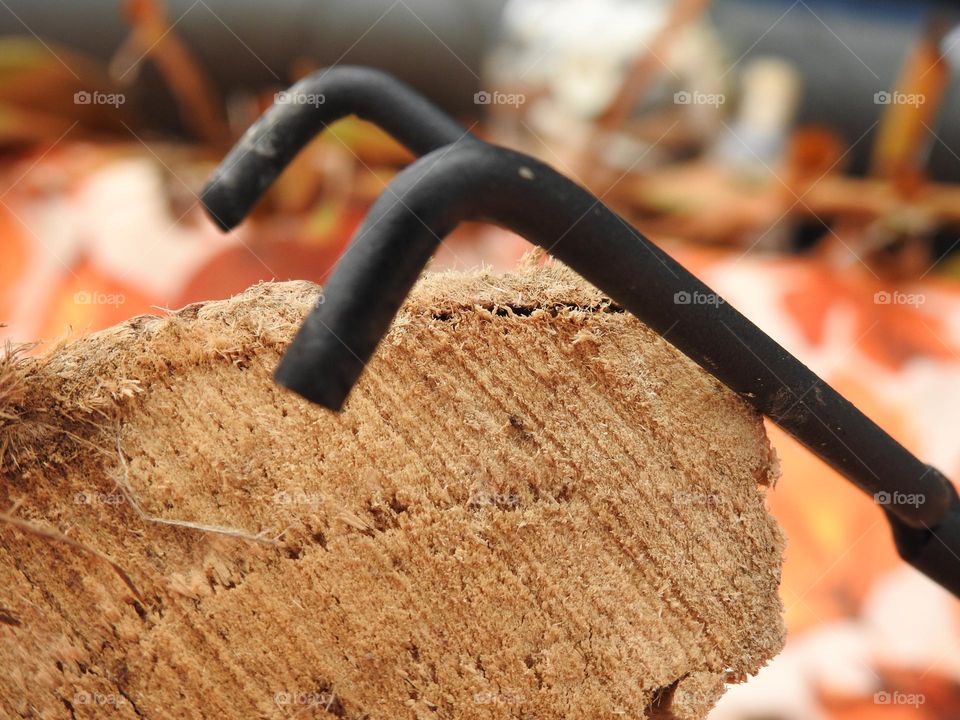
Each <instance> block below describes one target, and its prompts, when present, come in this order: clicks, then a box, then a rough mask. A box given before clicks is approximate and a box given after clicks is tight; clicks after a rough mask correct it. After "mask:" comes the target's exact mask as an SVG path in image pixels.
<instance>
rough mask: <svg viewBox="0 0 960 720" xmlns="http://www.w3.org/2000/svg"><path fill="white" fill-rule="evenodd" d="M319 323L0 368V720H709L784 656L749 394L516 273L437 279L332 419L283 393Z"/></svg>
mask: <svg viewBox="0 0 960 720" xmlns="http://www.w3.org/2000/svg"><path fill="white" fill-rule="evenodd" d="M318 292H319V289H318V288H317V287H316V286H313V285H310V284H307V283H281V284H264V285H259V286H256V287H254V288H252V289H251V290H249V291H247V292H246V293H244V294H242V295H240V296H238V297H236V298H233V299H231V300H226V301H223V302H211V303H206V304H199V305H193V306H190V307H187V308H185V309H183V310H181V311H179V312H175V313H173V314H171V315H170V316H169V317H164V318H155V317H141V318H136V319H133V320H131V321H129V322H127V323H124V324H123V325H120V326H118V327H116V328H113V329H111V330H108V331H105V332H102V333H99V334H96V335H92V336H89V337H87V338H84V339H81V340H79V341H77V342H75V343H73V344H70V345H68V346H66V347H62V348H58V349H55V350H53V351H52V352H50V353H48V354H47V355H45V356H43V357H41V358H19V359H18V358H15V357H8V358H6V359H5V360H4V361H3V362H2V364H0V450H2V459H0V473H2V484H0V511H2V512H3V513H5V514H4V515H3V516H2V517H0V520H2V521H0V667H2V668H3V672H2V673H0V715H2V716H3V717H11V716H12V717H17V716H27V717H51V718H54V717H77V718H86V717H99V716H101V715H103V714H104V710H106V709H109V710H110V711H111V712H112V713H113V714H114V715H113V716H116V717H125V718H134V717H143V718H166V717H210V718H221V717H237V718H255V717H268V718H272V717H293V716H296V717H299V718H303V717H317V718H324V717H342V718H364V717H369V718H391V719H392V718H493V717H526V718H540V719H543V718H587V717H608V716H611V715H613V716H621V717H628V718H631V717H633V718H636V717H643V716H645V715H648V714H652V715H656V716H663V717H676V718H700V717H702V716H703V715H704V714H705V712H706V711H707V709H708V708H709V707H710V706H711V705H712V704H713V703H714V702H715V700H716V699H717V697H718V696H719V694H720V693H721V692H722V683H723V682H724V681H736V680H738V679H741V678H742V677H743V676H744V675H745V674H746V673H752V672H755V671H756V670H757V669H758V668H759V667H760V666H762V665H763V664H764V663H765V662H766V661H767V660H768V659H769V658H771V657H772V656H773V655H774V654H775V653H776V652H778V650H779V649H780V647H781V644H782V640H783V626H782V622H781V606H780V601H779V598H778V596H777V586H778V581H779V573H780V563H781V553H782V544H783V541H782V537H781V534H780V532H779V529H778V528H777V526H776V524H775V523H774V521H773V520H772V519H771V518H770V517H769V516H768V515H767V513H766V512H765V509H764V493H765V492H766V487H767V486H769V485H770V483H771V482H772V480H773V479H774V477H775V474H776V467H775V466H776V463H775V459H774V456H773V453H772V451H771V449H770V446H769V444H768V442H767V439H766V436H765V434H764V430H763V426H762V424H761V421H760V419H759V418H758V417H757V416H756V415H755V414H754V413H753V412H752V411H750V410H749V409H748V408H747V406H746V405H745V404H744V403H742V402H741V401H740V400H739V399H738V398H736V397H735V396H734V395H733V394H731V393H730V392H729V391H727V390H726V389H724V388H722V387H721V386H720V385H719V384H718V383H717V382H716V381H714V380H713V379H712V378H710V377H709V376H708V375H706V374H705V373H704V372H702V371H701V370H700V369H699V368H697V367H696V366H694V365H693V364H692V363H691V362H689V361H688V360H687V359H686V358H684V357H682V356H681V355H680V354H679V353H678V352H677V351H675V350H674V349H673V348H672V347H671V346H669V345H668V344H667V343H666V342H664V341H663V340H662V339H660V338H659V337H657V336H655V335H654V334H653V333H652V332H650V331H649V330H648V329H647V328H645V327H644V326H643V325H642V324H641V323H640V322H638V321H637V320H636V319H634V318H632V317H631V316H629V315H627V314H624V313H622V312H619V311H618V310H617V309H616V308H614V307H611V306H610V304H609V302H608V301H607V300H606V299H605V298H604V297H603V296H602V295H601V294H600V293H598V292H597V291H596V290H594V289H592V288H590V287H588V286H586V285H584V284H583V283H582V281H580V280H579V279H578V278H577V277H576V276H575V275H573V274H572V273H570V272H568V271H566V270H564V269H562V268H557V267H553V268H547V269H543V268H540V269H532V268H528V269H525V270H523V271H521V272H519V273H517V274H514V275H508V276H491V275H484V274H471V275H442V276H430V277H428V278H427V279H426V280H424V281H423V282H422V283H421V285H420V286H419V288H418V290H417V291H416V292H415V294H414V296H413V297H412V298H411V299H410V300H409V302H408V303H407V305H406V306H405V308H404V310H403V311H402V314H401V316H400V317H399V319H398V320H397V322H396V323H395V325H394V328H393V329H392V331H391V333H390V335H389V337H388V338H387V340H386V341H385V343H384V344H383V345H382V346H381V348H380V350H379V351H378V352H377V354H376V356H375V359H374V361H373V362H372V364H371V365H370V367H369V368H368V370H367V372H366V373H365V375H364V376H363V379H362V381H361V383H360V386H359V388H358V389H357V391H356V392H355V393H354V394H353V396H352V397H351V398H350V400H349V402H348V405H347V409H346V411H345V412H344V413H343V414H342V415H340V416H334V415H332V414H330V413H328V412H327V411H325V410H322V409H319V408H317V407H314V406H311V405H309V404H307V403H305V402H304V401H301V400H300V399H299V398H297V397H295V396H293V395H291V394H289V393H287V392H285V391H283V390H282V389H280V388H278V387H276V386H275V385H274V384H273V383H272V381H271V377H270V375H271V371H272V369H273V367H274V366H275V364H276V362H277V360H278V357H279V353H280V352H281V351H282V349H283V347H284V344H285V343H286V342H287V341H288V340H289V338H290V337H292V334H293V332H294V330H295V328H296V327H297V325H298V323H299V321H300V319H301V318H302V317H303V315H304V313H305V312H306V311H307V310H308V309H309V307H310V305H311V304H312V303H313V302H315V301H316V299H317V296H318ZM152 518H158V519H165V520H168V521H185V522H192V523H199V524H204V525H215V526H220V531H218V530H217V528H191V527H184V526H178V525H171V524H164V523H162V522H159V521H158V520H157V519H152ZM230 533H234V534H235V535H237V536H232V535H231V534H230ZM67 540H69V542H67ZM71 543H72V544H71ZM96 553H99V554H96ZM108 559H109V560H112V561H113V562H114V563H116V566H117V567H111V565H110V564H109V562H108V561H107V560H108ZM138 596H139V598H138ZM105 705H109V706H110V707H109V708H105V707H104V706H105ZM298 713H299V714H298ZM666 713H672V715H667V714H666Z"/></svg>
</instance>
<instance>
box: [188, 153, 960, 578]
mask: <svg viewBox="0 0 960 720" xmlns="http://www.w3.org/2000/svg"><path fill="white" fill-rule="evenodd" d="M254 167H255V165H253V164H251V165H250V166H249V168H250V170H249V171H250V172H253V168H254ZM268 171H269V172H274V173H275V171H276V166H275V165H274V166H271V168H270V169H269V170H268ZM204 200H205V202H208V198H207V196H206V195H205V197H204ZM247 207H249V205H248V206H247ZM210 209H211V211H212V212H214V213H218V212H219V210H220V208H219V207H218V206H216V205H215V206H213V207H211V208H210ZM465 220H485V221H490V222H493V223H495V224H498V225H501V226H503V227H506V228H508V229H510V230H513V231H514V232H517V233H518V234H520V235H522V236H524V237H526V238H528V239H529V240H531V241H532V242H535V243H537V244H538V245H541V246H542V247H544V248H546V249H547V250H548V251H549V252H550V253H551V254H553V255H555V256H556V257H558V258H559V259H560V260H562V261H563V262H565V263H566V264H567V265H569V266H570V267H572V268H573V269H574V270H576V271H577V272H579V273H580V274H581V275H583V276H584V277H585V278H586V279H587V280H589V281H590V282H592V283H593V284H594V285H596V286H597V287H599V288H601V289H602V290H603V291H604V292H606V293H608V294H609V295H610V297H611V298H612V299H613V300H615V301H616V302H618V303H619V304H620V305H622V306H623V307H624V308H626V309H627V310H629V311H630V312H632V313H633V314H634V315H636V316H637V317H639V318H640V319H641V320H643V321H644V322H645V323H646V324H647V325H649V326H650V327H651V328H653V329H654V330H656V331H657V332H659V333H660V334H661V335H669V337H668V339H669V341H670V342H671V343H672V344H673V345H675V346H676V347H677V348H678V349H679V350H681V351H682V352H683V353H685V354H686V355H687V356H688V357H690V358H691V359H693V360H694V361H695V362H696V363H697V364H699V365H700V366H701V367H703V368H704V369H705V370H706V371H707V372H709V373H710V374H712V375H714V376H715V377H716V378H718V379H719V380H720V381H721V382H723V383H724V384H725V385H727V386H728V387H730V388H731V389H732V390H734V391H735V392H737V393H738V394H740V395H741V396H742V397H743V398H744V399H745V400H746V401H747V402H749V403H750V404H751V405H752V406H753V407H755V408H756V409H757V410H758V411H759V412H761V413H762V414H764V415H766V416H767V417H769V418H770V419H771V420H772V421H773V422H775V423H777V424H778V425H779V426H780V427H782V428H783V429H784V430H786V431H787V432H789V433H790V434H791V435H793V436H794V437H796V438H797V439H798V440H799V441H800V442H802V443H803V444H804V445H806V446H807V447H808V448H809V449H810V450H811V451H812V452H813V453H814V454H816V455H817V456H819V457H820V458H822V459H823V460H825V461H826V462H827V463H828V464H830V465H831V466H832V467H834V468H835V469H836V470H838V471H839V472H840V473H841V474H843V475H844V476H845V477H847V478H848V479H849V480H851V481H852V482H853V483H855V484H856V485H857V486H859V487H860V488H861V489H863V490H864V491H865V492H867V493H868V494H870V495H873V496H874V498H875V499H876V500H877V502H878V503H879V504H881V505H882V506H883V508H884V510H885V511H886V514H887V517H888V519H889V521H890V523H891V526H892V527H893V532H894V538H895V541H896V544H897V548H898V550H899V552H900V554H901V556H903V557H904V558H905V559H906V560H907V561H909V562H910V563H911V564H912V565H914V567H916V568H918V569H919V570H921V571H922V572H924V573H925V574H927V575H928V576H929V577H931V578H933V579H934V580H936V581H937V582H938V583H940V584H941V585H943V586H944V587H946V588H948V589H949V590H950V591H951V592H953V593H954V594H955V595H960V498H958V496H957V492H956V490H955V489H954V487H953V485H951V484H950V482H949V481H948V480H947V479H946V478H945V477H944V476H943V475H942V474H941V473H940V472H939V471H937V470H936V469H934V468H932V467H930V466H928V465H925V464H924V463H922V462H921V461H920V460H918V459H917V458H916V457H914V456H913V455H912V454H911V453H909V452H908V451H907V450H906V449H905V448H904V447H903V446H901V445H900V444H899V443H898V442H896V441H895V440H894V439H893V438H892V437H890V436H889V435H888V434H887V433H885V432H884V431H883V430H882V429H881V428H880V427H878V426H877V425H876V424H875V423H873V422H872V421H871V420H870V419H869V418H867V417H866V416H865V415H863V414H862V413H861V412H860V411H859V410H857V408H855V407H854V406H853V405H852V404H851V403H850V402H849V401H847V400H846V399H845V398H843V397H842V396H841V395H840V394H839V393H837V392H836V391H835V390H834V389H833V388H831V387H830V386H829V385H828V384H827V383H825V382H824V381H823V380H822V379H820V378H819V377H818V376H817V375H815V374H814V373H813V372H812V371H810V370H809V369H808V368H807V367H806V366H804V365H803V364H802V363H801V362H800V361H799V360H797V359H796V358H795V357H793V356H792V355H791V354H790V353H788V352H787V351H786V350H784V349H783V348H782V347H780V345H778V344H777V343H776V342H775V341H774V340H773V339H771V338H770V337H769V336H767V335H766V334H765V333H764V332H763V331H761V330H760V329H759V328H758V327H756V326H755V325H754V324H753V323H751V322H750V321H749V320H747V319H746V318H745V317H744V316H743V315H741V314H740V313H739V312H737V311H736V310H735V309H733V308H732V307H731V306H730V305H729V304H727V303H725V302H724V301H723V300H722V298H720V297H719V296H718V295H717V294H716V293H714V292H713V291H712V290H710V288H708V287H707V286H706V285H704V284H703V283H701V282H700V281H699V280H698V279H697V278H695V277H694V276H693V275H691V274H690V273H689V272H688V271H687V270H685V269H684V268H683V267H682V266H681V265H679V264H678V263H677V262H676V261H675V260H673V259H672V258H671V257H670V256H669V255H667V254H666V253H665V252H663V251H662V250H660V249H659V248H658V247H657V246H656V245H654V244H653V243H651V242H650V241H649V240H647V239H646V238H645V237H644V236H643V235H641V234H640V233H639V232H638V231H637V230H635V229H634V228H633V227H631V226H630V225H629V224H628V223H627V222H626V221H624V220H623V219H622V218H620V217H619V216H618V215H617V214H615V213H614V212H613V211H612V210H610V209H609V208H607V207H606V206H605V205H604V204H603V203H602V202H601V201H600V200H599V199H597V198H596V197H594V196H593V195H591V194H590V193H589V192H587V191H586V190H584V189H583V188H581V187H579V186H578V185H576V184H575V183H573V182H571V181H570V180H568V179H566V178H565V177H563V176H562V175H560V174H558V173H557V172H556V171H554V170H553V169H551V168H550V167H548V166H547V165H544V164H543V163H541V162H539V161H537V160H534V159H533V158H530V157H528V156H525V155H523V154H520V153H516V152H512V151H509V150H506V149H503V148H498V147H494V146H492V145H488V144H486V143H484V142H482V141H479V140H473V141H471V142H469V143H464V144H460V145H458V146H453V147H443V148H440V149H438V150H434V151H433V152H430V153H429V154H428V155H426V156H425V157H423V158H421V159H420V160H418V161H417V162H415V163H413V164H412V165H410V166H409V167H408V168H406V169H405V170H404V171H403V172H401V173H400V174H399V175H398V176H397V177H396V178H395V179H394V180H393V182H391V183H390V185H389V187H388V188H387V190H385V191H384V193H383V194H382V195H381V196H380V198H379V199H378V200H377V201H376V203H374V205H373V207H372V208H371V209H370V212H369V213H368V215H367V217H366V219H365V221H364V223H363V224H362V226H361V227H360V229H359V230H358V231H357V233H356V235H355V237H354V240H353V241H352V243H351V245H350V247H349V248H348V249H347V251H346V252H345V253H344V256H343V257H342V258H341V260H340V262H339V263H338V265H337V267H336V269H335V271H334V273H333V276H332V277H331V278H330V281H329V282H328V284H327V285H326V287H325V288H324V294H325V298H326V301H325V302H324V303H323V304H320V305H318V306H317V307H316V308H315V309H314V310H313V311H312V312H311V313H310V314H309V315H308V317H307V318H306V320H305V321H304V323H303V325H302V327H301V328H300V330H299V332H298V333H297V335H296V337H295V338H294V340H293V342H292V343H291V345H290V347H289V348H288V350H287V352H286V354H285V355H284V357H283V359H282V361H281V363H280V366H279V367H278V369H277V372H276V378H277V380H278V382H280V383H281V384H283V385H285V386H287V387H289V388H291V389H293V390H294V391H296V392H298V393H299V394H301V395H303V396H304V397H306V398H307V399H309V400H312V401H313V402H317V403H319V404H321V405H324V406H325V407H328V408H330V409H333V410H339V409H340V408H341V407H342V405H343V403H344V401H345V399H346V397H347V395H348V393H349V392H350V389H351V388H352V387H353V385H354V384H355V382H356V381H357V379H358V377H359V376H360V374H361V372H362V371H363V368H364V366H365V364H366V362H367V361H368V360H369V358H370V357H371V355H372V354H373V352H374V350H375V349H376V346H377V344H378V343H379V341H380V339H381V338H382V337H383V335H384V334H385V333H386V331H387V329H388V327H389V325H390V322H391V320H392V318H393V317H394V315H395V314H396V312H397V311H398V310H399V308H400V306H401V304H402V303H403V300H404V298H405V297H406V295H407V294H408V292H409V291H410V289H411V288H412V286H413V284H414V283H415V282H416V280H417V278H418V277H419V275H420V273H421V272H422V270H423V268H424V267H425V266H426V263H427V261H428V260H429V258H430V256H431V255H432V254H433V251H434V250H435V249H436V247H437V246H438V245H439V243H440V242H441V241H442V239H443V238H444V237H445V236H446V235H447V234H448V233H449V232H450V231H452V230H453V229H454V228H455V227H456V226H457V225H458V224H459V223H460V222H462V221H465ZM905 497H909V498H912V500H913V502H904V501H903V499H904V498H905Z"/></svg>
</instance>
